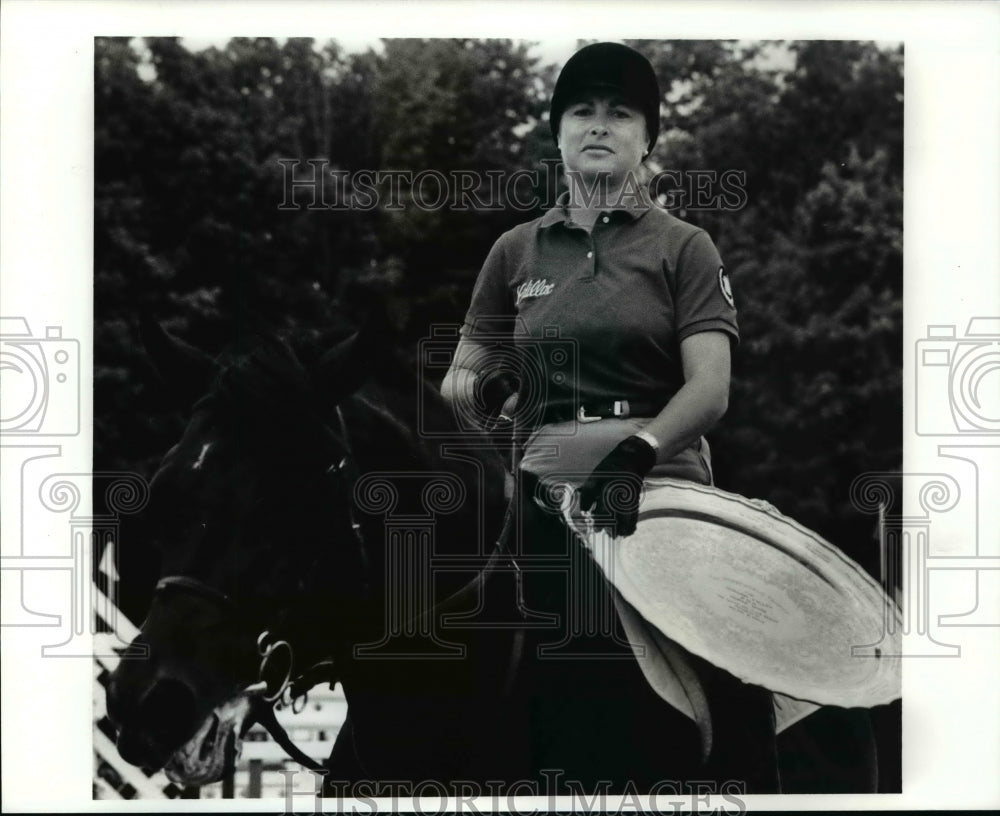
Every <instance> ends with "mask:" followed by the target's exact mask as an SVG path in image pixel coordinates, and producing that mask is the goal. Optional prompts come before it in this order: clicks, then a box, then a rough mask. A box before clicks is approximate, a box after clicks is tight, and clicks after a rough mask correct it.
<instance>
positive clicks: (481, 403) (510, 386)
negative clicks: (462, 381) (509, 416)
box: [472, 371, 521, 430]
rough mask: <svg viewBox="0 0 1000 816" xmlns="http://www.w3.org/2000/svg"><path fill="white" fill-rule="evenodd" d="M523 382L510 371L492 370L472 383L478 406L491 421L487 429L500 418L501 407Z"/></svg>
mask: <svg viewBox="0 0 1000 816" xmlns="http://www.w3.org/2000/svg"><path fill="white" fill-rule="evenodd" d="M520 386H521V384H520V381H519V380H518V378H517V377H515V376H514V375H513V374H511V373H510V372H509V371H491V372H485V373H483V374H480V375H479V376H478V377H476V379H475V382H473V384H472V394H473V397H474V399H475V401H476V408H477V409H479V410H482V411H483V412H484V413H486V414H487V416H489V417H490V421H489V422H487V423H486V425H487V430H490V429H491V426H492V425H494V424H496V421H497V419H499V418H500V414H501V409H502V408H503V406H504V403H505V402H507V400H508V399H509V398H510V396H511V395H512V394H514V393H516V392H517V390H518V388H520Z"/></svg>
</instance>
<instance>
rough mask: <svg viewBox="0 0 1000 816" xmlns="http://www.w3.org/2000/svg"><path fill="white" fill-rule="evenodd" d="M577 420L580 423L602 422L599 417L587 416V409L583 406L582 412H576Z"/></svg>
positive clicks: (581, 407)
mask: <svg viewBox="0 0 1000 816" xmlns="http://www.w3.org/2000/svg"><path fill="white" fill-rule="evenodd" d="M576 418H577V420H578V421H579V422H599V421H600V420H601V417H599V416H587V409H586V407H585V406H583V405H581V406H580V410H579V411H577V412H576Z"/></svg>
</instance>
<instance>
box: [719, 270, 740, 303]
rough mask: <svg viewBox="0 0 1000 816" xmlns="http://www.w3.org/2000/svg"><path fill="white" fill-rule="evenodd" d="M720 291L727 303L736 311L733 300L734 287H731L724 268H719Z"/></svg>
mask: <svg viewBox="0 0 1000 816" xmlns="http://www.w3.org/2000/svg"><path fill="white" fill-rule="evenodd" d="M719 289H721V290H722V296H723V297H724V298H725V299H726V303H728V304H729V305H730V306H732V307H733V308H734V309H735V308H736V302H735V301H734V300H733V287H732V286H730V285H729V276H728V275H727V274H726V268H725V267H724V266H720V267H719Z"/></svg>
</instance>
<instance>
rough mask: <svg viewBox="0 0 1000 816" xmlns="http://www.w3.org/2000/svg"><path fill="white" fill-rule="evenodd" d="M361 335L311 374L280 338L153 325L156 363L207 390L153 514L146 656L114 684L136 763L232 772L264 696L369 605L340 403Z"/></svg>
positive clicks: (153, 497) (153, 488)
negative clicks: (195, 333) (156, 570)
mask: <svg viewBox="0 0 1000 816" xmlns="http://www.w3.org/2000/svg"><path fill="white" fill-rule="evenodd" d="M364 339H365V338H363V337H362V338H358V337H354V338H352V339H349V340H348V341H345V342H344V343H342V344H341V345H340V346H338V347H337V348H335V349H334V350H333V351H332V352H330V353H329V354H327V355H326V356H325V357H324V359H323V360H321V361H320V363H319V365H318V366H316V368H315V371H314V373H313V374H309V373H307V371H306V370H305V368H304V367H303V366H302V365H301V364H300V363H299V362H298V360H297V359H296V358H295V356H294V355H293V354H292V352H291V351H290V350H289V348H288V347H287V346H285V345H284V344H282V343H279V342H278V341H275V340H265V341H263V342H262V343H261V344H260V345H259V346H258V347H257V348H255V349H254V351H253V352H252V353H250V354H245V355H241V356H237V357H235V358H234V359H232V360H231V361H229V362H228V363H226V364H220V363H216V362H214V361H212V360H211V359H210V358H208V357H207V356H206V355H204V354H202V353H201V352H199V351H198V350H196V349H194V348H192V347H190V346H186V345H185V344H183V343H181V342H180V341H177V340H176V339H174V338H171V337H170V336H169V335H167V334H166V333H165V332H164V331H163V330H162V329H160V328H159V327H158V326H155V325H154V326H147V327H144V342H145V345H146V347H147V350H148V351H149V353H150V356H151V358H152V360H153V363H154V366H155V367H156V368H157V370H158V371H159V372H161V373H162V374H163V376H164V378H165V379H166V380H167V381H168V382H169V384H170V385H171V387H172V388H173V389H175V391H176V393H178V394H179V395H181V396H182V397H183V398H185V399H187V400H191V401H194V400H195V398H196V397H197V400H196V402H195V404H194V407H193V411H192V414H191V417H190V420H189V421H188V423H187V426H186V428H185V430H184V432H183V435H182V437H181V439H180V440H179V441H178V443H177V444H176V445H174V447H173V448H171V449H170V451H169V452H168V453H167V454H166V456H165V457H164V458H163V460H162V461H161V463H160V465H159V468H158V470H157V471H156V474H155V476H154V478H153V479H152V482H151V484H150V502H149V505H148V507H147V509H146V511H145V513H144V516H143V518H142V520H141V527H142V529H143V531H144V538H145V539H146V540H145V542H144V546H152V547H155V548H157V550H158V551H159V555H160V562H161V575H162V578H161V580H160V581H159V583H158V585H157V589H156V592H155V594H154V597H153V599H152V602H151V605H150V608H149V611H148V614H147V617H146V619H145V621H144V623H143V624H142V627H141V630H140V634H139V635H138V637H137V639H136V645H137V646H138V645H141V646H142V647H144V650H145V652H146V655H147V657H146V658H144V659H139V658H131V659H130V658H129V656H128V654H126V655H125V656H124V659H123V660H122V661H121V662H120V664H119V666H118V668H117V669H116V670H115V672H114V673H113V674H112V676H111V678H110V681H109V683H108V689H107V710H108V714H109V716H110V718H111V720H112V722H113V723H114V724H115V726H116V728H117V729H118V749H119V752H120V753H121V755H122V757H123V758H124V759H126V760H127V761H129V762H131V763H133V764H135V765H139V766H143V767H146V768H150V769H155V768H160V767H164V766H165V768H166V771H167V773H168V776H170V777H171V778H172V779H174V780H175V781H178V782H181V783H184V784H204V783H206V782H209V781H213V780H215V779H218V778H220V777H221V775H222V774H223V772H224V770H225V768H226V765H227V763H231V762H232V761H233V758H234V755H235V753H236V752H237V751H238V749H239V744H240V741H241V739H242V736H243V733H244V732H245V730H246V728H248V727H249V724H250V714H251V709H252V708H253V703H254V700H259V699H260V698H264V700H265V704H266V703H269V702H272V701H273V700H274V699H275V698H276V697H277V696H278V695H279V694H280V693H281V691H282V688H283V687H284V686H285V685H286V684H287V681H288V679H289V678H290V677H291V676H292V673H293V671H296V670H301V669H302V668H305V667H306V666H307V665H312V664H313V662H315V661H317V660H320V659H322V658H324V657H328V656H329V655H330V653H331V652H332V651H333V650H334V648H335V645H334V644H333V642H332V641H333V639H335V636H336V633H337V632H338V631H339V632H341V633H343V628H344V627H343V625H341V624H342V623H343V622H344V621H347V620H349V619H350V617H351V616H350V614H349V610H354V611H355V612H356V610H357V609H358V608H359V606H362V605H364V604H365V603H366V602H368V600H369V599H368V598H367V597H366V592H367V582H368V580H369V577H370V576H369V575H368V574H367V573H366V571H365V570H366V567H367V566H368V565H366V564H365V552H364V549H363V542H362V541H361V540H360V536H359V532H358V525H357V523H356V522H355V519H354V516H353V512H352V504H351V501H350V490H351V488H352V484H351V482H352V472H351V471H352V467H353V466H354V462H353V460H352V451H351V448H350V443H349V440H348V439H347V438H346V435H345V431H346V428H345V426H344V425H343V416H342V414H340V408H339V407H337V405H338V403H340V402H343V401H344V400H345V398H347V397H348V396H349V395H350V394H351V393H352V392H353V391H354V390H356V389H357V388H358V387H359V385H360V383H361V381H362V380H363V379H364V375H365V366H364V364H363V358H364V354H363V353H362V350H363V349H364V348H365V343H364ZM338 417H339V418H340V421H339V422H338V421H337V418H338ZM293 664H294V665H293ZM248 688H249V689H250V692H248Z"/></svg>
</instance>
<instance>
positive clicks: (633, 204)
mask: <svg viewBox="0 0 1000 816" xmlns="http://www.w3.org/2000/svg"><path fill="white" fill-rule="evenodd" d="M568 202H569V190H564V191H563V192H562V193H561V194H560V196H559V198H557V199H556V205H555V206H554V207H553V208H552V209H551V210H549V211H548V212H546V213H545V215H543V216H542V220H541V223H540V225H539V226H541V227H551V226H552V225H553V224H564V223H566V222H568V221H569V220H570V218H569V210H568V208H567V207H566V204H567V203H568ZM652 206H653V202H652V201H651V200H650V198H649V193H648V191H647V190H646V188H645V187H640V188H639V191H638V194H637V195H631V194H629V195H627V196H625V197H624V198H623V199H622V201H621V204H620V206H617V207H611V208H610V209H609V210H607V212H623V213H625V214H626V215H627V216H628V217H629V218H631V219H632V220H633V221H638V220H639V219H640V218H642V216H644V215H645V214H646V213H647V212H649V210H650V208H651V207H652Z"/></svg>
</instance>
